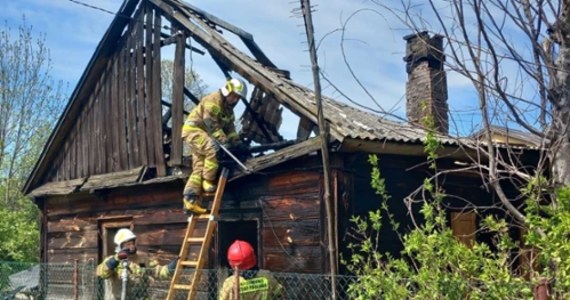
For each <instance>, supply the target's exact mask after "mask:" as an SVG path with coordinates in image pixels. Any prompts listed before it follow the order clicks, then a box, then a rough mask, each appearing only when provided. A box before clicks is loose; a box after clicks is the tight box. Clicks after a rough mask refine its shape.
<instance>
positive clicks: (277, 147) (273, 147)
mask: <svg viewBox="0 0 570 300" xmlns="http://www.w3.org/2000/svg"><path fill="white" fill-rule="evenodd" d="M296 142H297V141H282V142H276V143H269V144H264V145H259V146H254V147H250V148H249V149H248V151H249V152H250V153H260V152H264V151H267V150H275V151H277V150H280V149H283V148H285V147H289V146H291V145H294V144H295V143H296Z"/></svg>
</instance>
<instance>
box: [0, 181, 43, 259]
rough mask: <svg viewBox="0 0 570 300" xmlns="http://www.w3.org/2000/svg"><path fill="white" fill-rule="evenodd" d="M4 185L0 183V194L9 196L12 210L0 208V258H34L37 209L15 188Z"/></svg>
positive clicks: (36, 242)
mask: <svg viewBox="0 0 570 300" xmlns="http://www.w3.org/2000/svg"><path fill="white" fill-rule="evenodd" d="M7 186H8V185H6V184H3V185H0V197H2V198H6V197H7V195H9V199H10V202H11V207H12V208H15V209H11V207H8V206H1V207H0V261H25V262H35V261H38V260H39V257H38V255H39V229H38V209H37V207H36V206H35V205H34V204H33V203H32V202H31V200H30V199H29V198H27V197H24V196H22V195H21V193H20V191H19V189H9V188H7Z"/></svg>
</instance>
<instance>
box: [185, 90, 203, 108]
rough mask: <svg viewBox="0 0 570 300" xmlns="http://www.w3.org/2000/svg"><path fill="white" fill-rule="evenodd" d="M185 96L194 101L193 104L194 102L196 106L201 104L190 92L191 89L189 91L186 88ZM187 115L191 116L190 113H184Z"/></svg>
mask: <svg viewBox="0 0 570 300" xmlns="http://www.w3.org/2000/svg"><path fill="white" fill-rule="evenodd" d="M184 95H186V97H188V98H190V100H192V102H194V104H196V105H198V103H200V99H198V97H196V96H194V94H192V92H190V90H189V89H187V88H186V87H184ZM184 113H185V114H189V112H187V111H184Z"/></svg>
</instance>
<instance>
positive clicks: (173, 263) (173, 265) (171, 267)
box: [167, 257, 178, 274]
mask: <svg viewBox="0 0 570 300" xmlns="http://www.w3.org/2000/svg"><path fill="white" fill-rule="evenodd" d="M177 262H178V257H177V258H175V259H173V260H172V261H170V262H169V263H168V266H167V268H168V273H170V274H172V273H174V270H176V263H177Z"/></svg>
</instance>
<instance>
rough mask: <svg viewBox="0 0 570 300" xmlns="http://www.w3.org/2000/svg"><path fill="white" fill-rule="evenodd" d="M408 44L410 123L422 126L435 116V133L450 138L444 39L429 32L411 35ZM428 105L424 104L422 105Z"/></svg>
mask: <svg viewBox="0 0 570 300" xmlns="http://www.w3.org/2000/svg"><path fill="white" fill-rule="evenodd" d="M404 40H406V56H405V57H404V61H405V62H406V72H407V73H408V82H407V83H406V115H407V117H408V121H409V122H410V123H415V124H421V121H422V118H423V117H424V116H425V115H431V116H433V119H434V121H435V129H436V130H437V131H439V132H440V133H443V134H447V133H448V131H449V117H448V111H449V108H448V106H447V77H446V75H445V71H444V69H443V62H444V61H445V56H444V54H443V36H441V35H434V36H433V37H430V36H429V34H428V33H427V32H420V33H417V34H410V35H407V36H405V37H404ZM422 103H424V104H422ZM423 107H425V109H424V108H423Z"/></svg>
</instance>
